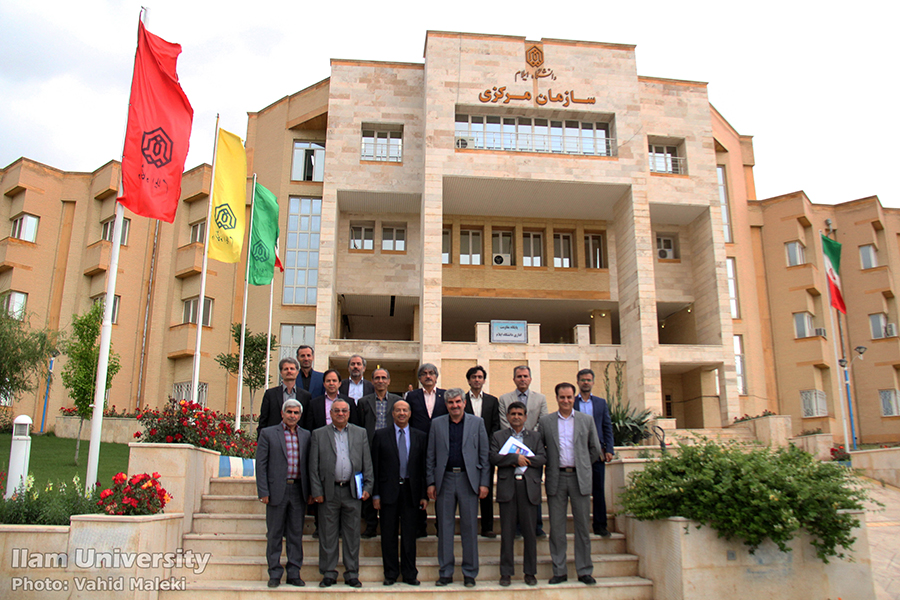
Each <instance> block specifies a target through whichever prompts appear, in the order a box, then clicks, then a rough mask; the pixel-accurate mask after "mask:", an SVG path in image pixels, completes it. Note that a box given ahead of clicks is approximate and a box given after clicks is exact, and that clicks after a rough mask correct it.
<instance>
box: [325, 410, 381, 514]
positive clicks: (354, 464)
mask: <svg viewBox="0 0 900 600" xmlns="http://www.w3.org/2000/svg"><path fill="white" fill-rule="evenodd" d="M347 437H348V440H347V441H348V442H349V446H350V471H351V474H350V492H351V493H352V494H353V497H354V498H357V497H359V492H358V491H357V488H356V477H355V475H356V473H359V472H362V474H363V489H362V491H364V492H369V494H370V495H371V494H372V483H373V480H374V475H373V472H372V455H371V454H370V453H369V439H368V437H367V436H366V430H365V429H363V428H362V427H358V426H357V425H353V424H352V423H348V424H347ZM336 460H337V450H336V449H335V441H334V428H333V427H331V426H327V427H320V428H319V429H316V430H315V431H313V432H312V442H311V443H310V445H309V470H310V471H312V477H310V478H309V480H310V486H311V488H310V489H311V490H312V492H311V494H312V496H313V497H314V498H315V497H317V496H324V497H325V500H326V501H327V500H331V498H332V497H333V496H334V463H335V461H336Z"/></svg>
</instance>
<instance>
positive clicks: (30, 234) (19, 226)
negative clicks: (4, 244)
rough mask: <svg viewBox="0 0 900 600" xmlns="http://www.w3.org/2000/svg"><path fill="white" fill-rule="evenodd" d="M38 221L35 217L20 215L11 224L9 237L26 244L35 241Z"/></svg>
mask: <svg viewBox="0 0 900 600" xmlns="http://www.w3.org/2000/svg"><path fill="white" fill-rule="evenodd" d="M40 220H41V219H40V218H39V217H35V216H34V215H21V216H19V217H17V218H16V219H15V220H14V221H13V224H12V234H10V235H11V237H14V238H16V239H19V240H24V241H26V242H34V241H37V230H38V223H39V222H40Z"/></svg>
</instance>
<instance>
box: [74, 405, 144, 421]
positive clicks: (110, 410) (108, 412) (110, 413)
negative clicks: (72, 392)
mask: <svg viewBox="0 0 900 600" xmlns="http://www.w3.org/2000/svg"><path fill="white" fill-rule="evenodd" d="M59 414H61V415H62V416H64V417H77V416H78V409H77V408H76V407H74V406H61V407H59ZM138 414H140V413H138V412H137V411H132V412H128V411H127V410H125V409H124V408H123V409H122V410H121V411H120V410H118V409H117V408H116V405H115V404H113V405H112V406H107V407H106V408H104V409H103V416H104V417H120V418H131V417H137V416H138Z"/></svg>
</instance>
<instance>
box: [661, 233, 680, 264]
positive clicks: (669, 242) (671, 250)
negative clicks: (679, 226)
mask: <svg viewBox="0 0 900 600" xmlns="http://www.w3.org/2000/svg"><path fill="white" fill-rule="evenodd" d="M656 256H657V257H658V258H659V259H661V260H671V259H676V258H678V243H677V238H676V237H675V236H674V235H672V234H669V233H663V234H660V235H657V236H656Z"/></svg>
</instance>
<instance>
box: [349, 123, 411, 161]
mask: <svg viewBox="0 0 900 600" xmlns="http://www.w3.org/2000/svg"><path fill="white" fill-rule="evenodd" d="M360 148H361V150H360V155H359V158H360V160H374V161H379V162H396V163H400V162H403V126H402V125H391V126H389V127H387V126H376V125H364V126H363V128H362V142H361V145H360Z"/></svg>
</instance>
